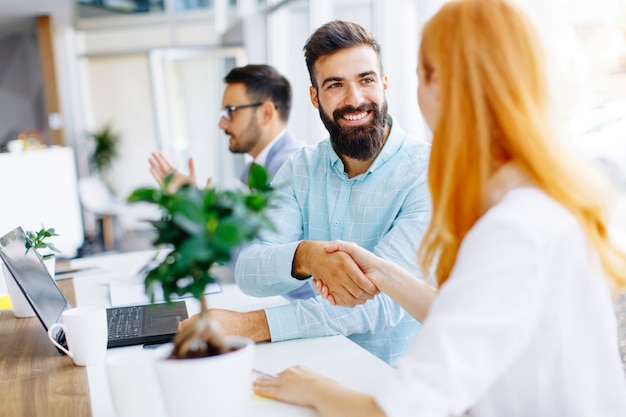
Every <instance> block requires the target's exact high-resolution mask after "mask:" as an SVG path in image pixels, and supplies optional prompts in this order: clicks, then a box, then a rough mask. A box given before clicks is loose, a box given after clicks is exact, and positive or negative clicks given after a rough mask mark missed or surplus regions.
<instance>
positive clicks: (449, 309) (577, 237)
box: [376, 187, 626, 417]
mask: <svg viewBox="0 0 626 417" xmlns="http://www.w3.org/2000/svg"><path fill="white" fill-rule="evenodd" d="M376 401H377V402H378V404H379V405H380V406H381V407H382V408H383V410H384V411H385V412H386V414H387V415H388V416H390V417H400V416H416V417H417V416H420V417H424V416H446V417H447V416H451V415H461V414H463V413H465V412H468V414H469V415H472V416H480V417H518V416H519V417H522V416H524V417H541V416H545V417H567V416H581V417H582V416H585V417H603V416H614V417H620V416H621V417H624V416H626V376H625V374H624V370H623V368H622V364H621V360H620V357H619V352H618V340H617V323H616V319H615V314H614V310H613V304H612V300H611V295H610V292H609V289H608V286H607V284H606V282H605V279H604V276H603V274H602V272H601V270H600V268H599V266H598V263H597V262H596V261H595V256H594V254H593V253H592V252H591V251H590V247H589V245H588V244H587V240H586V238H585V236H584V234H583V231H582V229H581V227H580V226H579V223H578V222H577V220H576V219H575V218H574V217H573V216H572V214H571V213H570V212H569V211H567V210H566V209H565V208H564V207H563V206H561V205H560V204H558V203H557V202H555V201H554V200H553V199H551V198H550V197H548V196H547V195H546V194H544V193H543V192H542V191H540V190H539V189H537V188H533V187H521V188H516V189H514V190H512V191H509V192H508V193H506V194H505V195H504V196H503V197H502V199H501V200H500V201H499V202H498V203H496V204H495V205H494V206H492V207H491V208H490V209H489V210H488V211H487V212H486V213H485V215H484V216H483V217H482V218H481V219H480V220H479V221H478V222H477V223H476V224H475V225H474V227H473V228H472V229H471V230H470V232H469V233H468V234H467V235H466V237H465V239H464V240H463V243H462V245H461V247H460V250H459V252H458V255H457V259H456V263H455V266H454V268H453V270H452V272H451V274H450V277H449V279H448V281H447V282H446V283H445V284H444V285H443V286H442V288H441V290H440V292H439V294H438V295H437V298H436V299H435V301H434V303H433V304H432V306H431V309H430V312H429V314H428V317H427V319H426V320H425V322H424V326H423V330H422V332H421V334H420V335H419V336H418V338H417V341H416V342H415V343H414V344H413V345H412V346H411V347H410V348H409V350H408V351H407V354H406V355H405V356H404V357H403V358H401V359H400V360H399V362H398V369H397V371H396V374H395V378H393V379H392V380H390V381H385V383H384V384H383V388H382V390H381V392H380V393H379V394H377V395H376Z"/></svg>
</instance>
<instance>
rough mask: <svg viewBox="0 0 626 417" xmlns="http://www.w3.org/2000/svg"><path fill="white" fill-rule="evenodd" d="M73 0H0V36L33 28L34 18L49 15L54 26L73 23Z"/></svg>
mask: <svg viewBox="0 0 626 417" xmlns="http://www.w3.org/2000/svg"><path fill="white" fill-rule="evenodd" d="M74 9H75V0H0V10H1V12H0V37H2V36H6V35H7V34H9V33H16V32H24V31H30V30H33V28H34V27H35V21H34V18H35V17H36V16H39V15H46V14H47V15H51V16H52V22H53V24H54V25H55V26H56V27H59V26H61V27H63V26H71V25H73V23H74Z"/></svg>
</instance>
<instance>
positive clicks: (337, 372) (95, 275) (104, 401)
mask: <svg viewBox="0 0 626 417" xmlns="http://www.w3.org/2000/svg"><path fill="white" fill-rule="evenodd" d="M153 255H154V252H153V251H142V252H133V253H125V254H115V255H102V256H95V257H90V258H83V259H75V260H72V262H71V267H72V268H75V269H84V271H83V272H78V273H76V274H75V275H74V276H73V278H74V287H75V293H76V300H77V304H78V305H101V306H106V307H109V306H110V300H109V289H108V288H109V287H108V284H109V283H115V282H128V281H133V280H137V272H138V271H139V270H140V269H141V268H142V266H143V265H145V264H146V263H147V262H148V261H150V259H151V258H152V257H153ZM216 275H218V276H219V280H220V284H221V286H222V290H223V291H222V292H221V293H219V294H212V295H210V296H208V297H209V305H210V306H211V307H219V308H228V309H231V310H237V311H250V310H256V309H261V308H265V307H270V306H274V305H281V304H285V303H286V302H287V301H286V300H284V299H283V298H282V297H267V298H255V297H249V296H246V295H244V294H243V293H241V291H239V289H238V288H237V286H236V285H235V283H234V280H233V279H232V273H231V272H230V271H229V270H227V269H226V268H220V269H219V270H218V271H217V273H216ZM186 302H187V309H188V310H189V313H190V314H193V313H195V312H197V311H199V305H198V303H197V302H196V301H195V300H193V299H186ZM131 349H134V350H143V351H145V352H146V354H150V353H149V352H150V350H144V349H143V348H142V347H141V346H132V347H125V348H115V349H109V350H108V351H107V356H113V355H121V354H124V353H125V352H128V351H129V350H131ZM255 355H256V358H255V367H256V368H257V369H260V370H262V371H264V372H268V373H277V372H280V371H281V370H283V369H285V368H286V367H289V366H292V365H297V364H300V365H305V366H307V367H309V368H311V369H314V370H316V371H318V372H320V373H323V374H325V375H328V376H330V377H333V378H335V379H337V380H339V381H341V382H343V383H345V384H346V385H348V386H350V387H352V388H355V389H359V390H362V391H365V392H370V393H374V392H375V391H376V390H377V388H378V387H380V385H381V384H382V383H384V380H385V379H386V378H387V377H389V376H390V375H391V373H392V372H393V368H392V367H390V366H389V365H388V364H387V363H385V362H383V361H382V360H380V359H379V358H377V357H376V356H374V355H372V354H370V353H369V352H367V351H366V350H365V349H363V348H361V347H360V346H358V345H357V344H355V343H353V342H352V341H350V340H349V339H347V338H346V337H344V336H332V337H322V338H313V339H297V340H291V341H285V342H279V343H260V344H257V346H256V353H255ZM87 373H88V377H89V390H90V395H91V404H92V413H93V416H94V417H115V411H114V409H113V406H112V403H111V399H110V393H109V389H108V385H107V379H106V369H105V366H104V365H101V366H93V367H88V368H87ZM244 415H245V416H246V417H248V416H251V417H265V416H267V417H280V416H290V417H298V416H303V417H304V416H314V415H316V414H315V413H314V412H313V411H312V410H310V409H307V408H303V407H297V406H293V405H289V404H283V403H280V402H277V401H273V400H268V399H264V398H259V397H256V396H255V397H254V398H253V400H252V401H251V402H250V405H249V408H248V409H247V410H246V412H245V413H244ZM242 417H243V416H242Z"/></svg>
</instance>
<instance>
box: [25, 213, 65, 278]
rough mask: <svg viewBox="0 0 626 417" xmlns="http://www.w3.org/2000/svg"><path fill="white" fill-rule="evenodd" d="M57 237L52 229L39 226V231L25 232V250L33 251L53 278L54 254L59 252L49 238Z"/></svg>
mask: <svg viewBox="0 0 626 417" xmlns="http://www.w3.org/2000/svg"><path fill="white" fill-rule="evenodd" d="M54 236H59V235H58V234H57V233H56V231H55V230H54V228H52V227H51V228H48V229H46V227H45V226H44V225H41V229H39V230H27V231H26V250H30V249H34V250H36V251H37V253H38V254H39V255H40V256H41V259H43V262H44V264H45V265H46V268H47V269H48V272H49V273H50V275H52V276H53V277H54V267H55V263H56V262H55V254H54V252H57V253H58V252H60V251H59V250H58V249H57V248H56V246H54V244H53V243H52V242H50V240H49V239H50V238H52V237H54Z"/></svg>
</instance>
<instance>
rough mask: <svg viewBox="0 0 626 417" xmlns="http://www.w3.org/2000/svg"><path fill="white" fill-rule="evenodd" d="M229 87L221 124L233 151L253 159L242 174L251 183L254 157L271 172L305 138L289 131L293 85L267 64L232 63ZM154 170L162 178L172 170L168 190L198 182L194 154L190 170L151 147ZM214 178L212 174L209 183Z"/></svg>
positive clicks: (223, 99) (160, 182)
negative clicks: (296, 138) (234, 64)
mask: <svg viewBox="0 0 626 417" xmlns="http://www.w3.org/2000/svg"><path fill="white" fill-rule="evenodd" d="M224 82H225V83H226V89H225V90H224V94H223V97H222V110H221V117H220V122H219V127H220V129H223V130H224V132H225V133H226V134H227V135H228V136H229V145H228V149H229V150H230V151H231V152H232V153H246V154H248V155H250V156H251V157H252V161H251V162H250V163H249V164H248V165H247V166H246V168H245V169H244V171H243V172H242V173H241V175H240V180H241V181H242V182H243V183H244V184H247V179H248V173H249V169H250V165H251V164H252V162H254V163H256V164H259V165H261V166H263V167H265V169H266V170H267V171H268V173H269V175H270V178H272V177H273V176H274V174H275V173H276V171H278V169H279V168H280V167H281V166H282V164H283V163H284V162H285V161H286V160H287V159H288V158H289V157H290V156H291V155H292V154H293V153H294V152H295V151H296V150H298V149H300V147H302V144H301V143H300V142H299V141H297V140H295V139H294V138H293V137H292V136H291V135H290V134H289V133H288V132H287V122H288V121H289V113H290V112H291V85H290V83H289V81H288V80H287V79H286V78H285V77H284V76H282V75H281V74H280V73H279V72H278V71H277V70H276V69H275V68H273V67H271V66H269V65H246V66H243V67H238V68H234V69H232V70H231V71H230V72H229V73H228V74H227V75H226V77H224ZM149 163H150V173H151V174H152V176H153V177H154V179H156V181H157V182H158V183H159V184H163V180H164V179H165V177H166V176H167V175H168V174H169V173H174V177H173V178H172V181H171V182H170V184H169V187H168V190H169V191H170V192H172V191H175V190H177V189H178V188H179V187H180V186H181V185H183V184H193V185H195V184H196V174H195V167H194V162H193V158H189V161H188V165H189V175H185V174H183V173H181V172H180V171H178V170H177V169H176V168H174V167H173V166H172V165H171V164H170V163H169V161H168V160H167V158H166V157H165V156H164V155H163V154H162V153H160V152H159V153H158V152H153V153H152V156H151V158H150V159H149ZM210 182H211V179H210V178H209V180H208V182H207V185H209V184H210Z"/></svg>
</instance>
